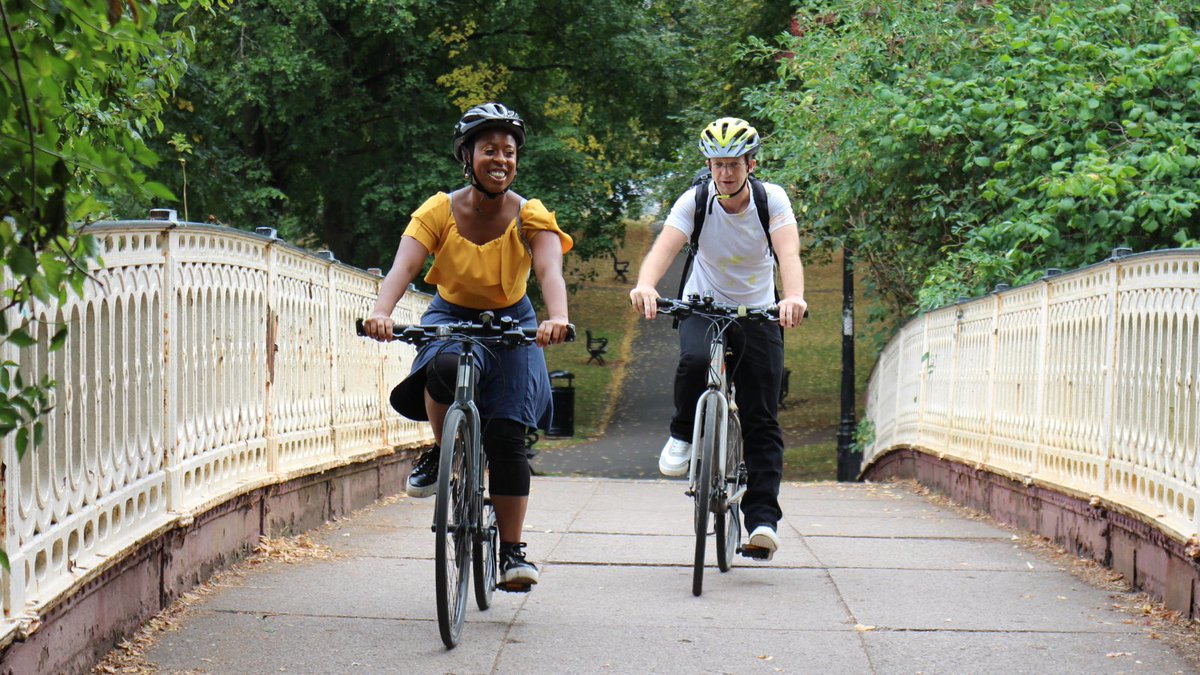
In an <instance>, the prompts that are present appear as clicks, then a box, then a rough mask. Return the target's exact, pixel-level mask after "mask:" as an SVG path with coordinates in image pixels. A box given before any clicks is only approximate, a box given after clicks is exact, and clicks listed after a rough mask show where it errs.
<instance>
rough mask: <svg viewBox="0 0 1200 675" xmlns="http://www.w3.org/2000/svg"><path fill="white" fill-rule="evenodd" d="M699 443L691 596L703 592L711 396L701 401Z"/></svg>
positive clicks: (713, 432)
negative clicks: (694, 549)
mask: <svg viewBox="0 0 1200 675" xmlns="http://www.w3.org/2000/svg"><path fill="white" fill-rule="evenodd" d="M703 414H704V421H703V422H702V423H701V426H700V428H701V434H702V435H701V437H700V443H699V444H698V445H697V447H696V453H697V459H698V460H699V464H698V465H697V466H696V488H695V491H694V493H693V495H692V497H693V499H695V500H696V503H695V510H696V515H695V526H696V559H695V562H694V564H693V568H692V595H700V593H702V592H703V591H704V553H705V549H707V548H708V514H709V513H710V512H711V511H712V494H713V490H712V487H713V473H714V471H713V463H714V460H715V458H716V451H717V402H716V400H714V399H712V398H711V397H710V398H709V399H708V400H707V402H706V403H705V404H704V412H703Z"/></svg>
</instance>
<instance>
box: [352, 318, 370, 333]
mask: <svg viewBox="0 0 1200 675" xmlns="http://www.w3.org/2000/svg"><path fill="white" fill-rule="evenodd" d="M354 332H356V333H358V336H359V337H366V336H367V327H366V325H365V324H364V323H363V320H362V319H355V320H354Z"/></svg>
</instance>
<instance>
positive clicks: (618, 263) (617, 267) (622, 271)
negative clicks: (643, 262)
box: [612, 249, 629, 283]
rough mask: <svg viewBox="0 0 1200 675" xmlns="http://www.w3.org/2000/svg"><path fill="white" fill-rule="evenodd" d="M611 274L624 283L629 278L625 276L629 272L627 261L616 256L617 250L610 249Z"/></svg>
mask: <svg viewBox="0 0 1200 675" xmlns="http://www.w3.org/2000/svg"><path fill="white" fill-rule="evenodd" d="M612 262H613V274H614V275H615V276H616V278H617V279H620V280H621V281H623V282H625V283H629V278H628V277H627V276H626V275H627V274H628V273H629V261H628V260H621V259H619V258H617V251H616V249H613V251H612Z"/></svg>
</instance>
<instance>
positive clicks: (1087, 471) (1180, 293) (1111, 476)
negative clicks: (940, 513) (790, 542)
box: [864, 250, 1200, 558]
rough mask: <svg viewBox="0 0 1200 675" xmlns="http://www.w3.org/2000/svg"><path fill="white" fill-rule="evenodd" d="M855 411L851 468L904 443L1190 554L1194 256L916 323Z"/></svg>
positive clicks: (1195, 396)
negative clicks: (863, 436)
mask: <svg viewBox="0 0 1200 675" xmlns="http://www.w3.org/2000/svg"><path fill="white" fill-rule="evenodd" d="M867 417H868V419H870V420H871V421H872V422H873V424H874V429H875V437H874V441H873V443H871V444H870V446H869V447H867V448H866V449H865V452H864V471H865V472H869V471H870V469H871V467H872V465H873V464H877V463H879V462H880V461H881V460H882V459H883V458H884V457H886V456H887V454H888V453H889V452H891V451H894V450H897V449H908V450H917V451H919V452H921V453H928V454H932V455H935V456H937V457H940V458H945V459H949V460H952V461H955V462H959V463H961V464H965V465H967V466H969V467H973V468H976V469H985V470H988V471H990V472H994V473H996V474H1000V475H1002V476H1007V477H1009V478H1012V479H1014V480H1016V481H1019V482H1022V483H1024V484H1025V485H1040V486H1045V487H1048V488H1050V489H1053V490H1055V491H1056V492H1060V493H1063V494H1066V495H1070V496H1072V497H1076V498H1079V499H1082V500H1083V503H1084V504H1085V505H1086V504H1091V505H1092V506H1094V507H1103V508H1105V509H1111V510H1114V511H1117V512H1120V513H1125V514H1129V515H1131V516H1132V517H1135V518H1138V519H1140V520H1142V521H1144V522H1147V523H1151V524H1153V525H1155V526H1156V527H1158V528H1160V529H1161V530H1162V531H1163V532H1164V533H1166V534H1167V535H1168V536H1169V537H1170V538H1171V539H1173V540H1175V541H1176V542H1181V543H1183V544H1187V543H1188V542H1189V541H1191V542H1192V543H1193V547H1192V548H1193V549H1194V543H1195V538H1196V537H1197V535H1198V534H1200V513H1198V512H1197V501H1200V489H1198V488H1197V471H1198V469H1200V462H1198V460H1197V452H1198V451H1200V251H1195V250H1188V251H1164V252H1158V253H1147V254H1138V255H1132V256H1125V257H1120V258H1114V259H1112V260H1110V261H1107V262H1104V263H1101V264H1098V265H1093V266H1091V267H1087V268H1084V269H1081V270H1077V271H1074V272H1071V273H1067V274H1059V275H1055V276H1051V277H1047V278H1046V279H1044V280H1042V281H1040V282H1037V283H1034V284H1030V285H1028V286H1024V287H1021V288H1016V289H1012V290H1007V291H1003V292H998V293H994V294H992V295H989V296H987V297H984V298H979V299H976V300H972V301H969V302H963V303H960V304H957V305H954V306H951V307H945V308H942V309H939V310H937V311H934V312H930V313H928V314H925V315H923V316H920V317H918V318H916V319H914V320H913V321H911V322H909V323H908V324H907V325H906V326H905V327H904V328H903V329H902V330H901V331H900V333H899V334H898V335H896V336H895V337H894V338H893V339H892V340H891V342H890V343H889V344H888V345H887V347H886V348H885V349H884V351H883V353H882V355H881V356H880V359H879V362H878V364H877V365H876V368H875V371H874V373H873V374H872V376H871V381H870V385H869V391H868V400H867ZM1098 555H1099V556H1100V557H1102V558H1103V557H1104V556H1105V553H1104V551H1100V552H1098ZM1112 556H1113V551H1112V550H1111V547H1110V550H1109V551H1108V557H1110V558H1111V557H1112Z"/></svg>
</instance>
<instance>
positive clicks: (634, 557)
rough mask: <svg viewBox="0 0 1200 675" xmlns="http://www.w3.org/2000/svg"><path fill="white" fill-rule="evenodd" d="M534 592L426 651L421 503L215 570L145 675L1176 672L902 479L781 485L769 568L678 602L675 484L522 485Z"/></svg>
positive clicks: (383, 508) (1013, 546)
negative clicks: (308, 553)
mask: <svg viewBox="0 0 1200 675" xmlns="http://www.w3.org/2000/svg"><path fill="white" fill-rule="evenodd" d="M533 489H534V492H533V498H532V501H531V510H530V513H529V518H528V521H527V539H528V541H529V545H530V546H529V554H530V558H531V559H532V560H534V561H536V562H537V563H538V564H539V565H540V567H541V569H542V583H540V584H539V585H538V587H537V588H536V590H535V591H534V592H532V593H530V594H527V595H509V594H503V593H497V594H496V602H495V604H494V606H493V607H492V608H491V609H490V610H488V611H487V612H480V611H479V610H478V609H477V608H476V607H475V606H474V605H473V604H472V605H471V608H470V610H469V614H468V617H467V625H466V628H465V631H464V637H463V642H462V644H461V645H460V646H459V647H458V648H457V649H454V650H450V651H448V650H446V649H445V648H444V647H443V646H442V644H441V641H440V639H439V637H438V630H437V623H436V615H435V609H434V592H433V574H434V572H433V561H432V553H433V535H432V534H431V533H430V530H429V523H430V521H431V518H432V508H433V506H432V500H413V499H409V498H400V499H399V500H398V501H394V502H392V503H384V504H379V505H375V506H372V507H370V508H368V509H366V510H365V511H363V512H360V513H358V514H356V515H355V516H354V517H351V518H348V519H345V520H342V521H340V522H336V523H332V524H329V525H326V526H325V527H324V528H322V529H321V530H319V531H318V532H316V533H314V535H313V536H314V538H315V539H316V540H317V541H318V542H319V543H321V544H324V545H327V546H328V547H329V548H330V551H331V552H332V556H330V557H328V558H324V559H308V560H304V561H301V562H297V563H285V562H281V561H268V562H266V563H264V564H260V565H256V566H254V567H253V568H252V569H249V570H247V571H243V572H241V573H238V574H234V575H227V576H225V577H224V581H223V582H222V583H221V584H220V586H219V588H217V589H216V590H215V591H214V592H213V593H211V594H210V595H209V596H208V597H207V598H206V599H205V600H203V601H201V602H199V603H197V604H195V605H194V606H193V607H191V608H190V609H189V610H188V611H187V612H185V614H184V615H183V616H182V618H181V619H179V620H178V622H177V624H178V628H177V629H176V630H172V631H168V632H164V633H162V634H161V635H160V636H159V637H158V639H157V643H156V644H155V645H154V646H153V647H152V648H150V649H149V650H148V651H147V652H146V653H145V657H146V660H147V662H148V665H150V666H151V667H152V668H156V669H159V670H160V671H163V672H181V671H182V672H190V673H199V672H204V673H252V672H253V673H279V672H288V673H348V672H372V673H374V672H471V673H476V672H489V673H562V672H612V673H632V672H665V673H676V672H677V673H694V672H738V673H755V672H762V673H773V672H791V673H796V672H800V673H804V672H846V673H902V672H903V673H914V672H923V673H964V672H971V673H990V672H995V673H1013V672H1038V673H1053V672H1063V673H1068V672H1069V673H1079V672H1089V673H1117V672H1123V673H1132V672H1153V673H1171V672H1192V670H1193V668H1192V666H1191V665H1189V663H1188V662H1187V661H1186V660H1185V659H1184V658H1183V656H1182V655H1181V654H1179V653H1177V652H1175V651H1173V650H1172V648H1171V647H1169V646H1168V645H1167V644H1166V643H1165V642H1164V641H1162V640H1158V639H1155V638H1156V636H1154V635H1152V628H1151V627H1148V626H1145V625H1143V624H1142V622H1140V621H1137V620H1136V619H1135V617H1133V616H1132V615H1130V614H1129V613H1127V612H1125V611H1122V610H1120V609H1117V608H1116V607H1115V606H1114V605H1115V603H1116V600H1115V599H1114V598H1113V597H1112V594H1111V592H1109V591H1105V590H1101V589H1099V588H1097V587H1094V586H1092V585H1089V584H1088V583H1085V582H1083V581H1081V580H1080V579H1078V578H1076V577H1075V576H1072V575H1071V574H1069V573H1068V572H1067V571H1064V570H1063V569H1060V568H1059V567H1058V566H1057V565H1056V564H1055V562H1054V561H1053V560H1051V559H1049V558H1045V557H1039V554H1036V553H1034V552H1031V551H1029V550H1027V549H1026V548H1023V547H1022V546H1020V545H1019V544H1018V542H1017V541H1014V535H1013V534H1012V533H1010V532H1008V531H1006V530H1004V529H1001V528H999V527H996V526H994V525H991V524H989V523H987V522H985V521H983V520H980V519H975V518H970V517H966V516H964V515H962V514H961V513H960V512H959V511H958V510H957V509H954V508H951V507H947V506H944V505H941V504H938V503H935V502H931V501H928V500H927V499H926V498H924V497H922V496H920V495H918V494H916V493H915V492H914V491H913V490H912V489H911V488H910V487H909V486H907V485H906V484H789V485H785V486H784V488H783V493H782V503H783V507H784V511H785V519H784V521H783V522H782V523H781V524H780V534H781V537H782V539H783V547H782V549H781V550H780V552H779V553H778V555H777V556H776V557H775V559H774V560H773V561H771V562H756V561H749V560H746V559H742V558H739V559H738V565H737V566H736V567H735V568H734V569H733V570H732V571H731V572H729V573H726V574H721V573H719V572H718V571H717V569H716V568H715V567H712V568H710V571H709V573H708V574H706V577H705V592H704V594H703V595H702V596H700V597H694V596H693V595H692V594H691V566H690V561H691V559H692V546H693V541H694V540H693V538H692V537H691V536H689V535H688V530H689V526H690V523H691V501H690V500H689V499H688V498H687V497H685V496H684V495H683V487H682V483H681V482H679V481H674V480H621V479H605V478H585V477H537V478H535V479H534V488H533Z"/></svg>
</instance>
